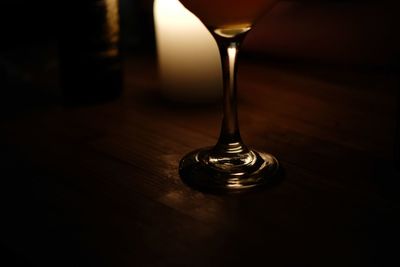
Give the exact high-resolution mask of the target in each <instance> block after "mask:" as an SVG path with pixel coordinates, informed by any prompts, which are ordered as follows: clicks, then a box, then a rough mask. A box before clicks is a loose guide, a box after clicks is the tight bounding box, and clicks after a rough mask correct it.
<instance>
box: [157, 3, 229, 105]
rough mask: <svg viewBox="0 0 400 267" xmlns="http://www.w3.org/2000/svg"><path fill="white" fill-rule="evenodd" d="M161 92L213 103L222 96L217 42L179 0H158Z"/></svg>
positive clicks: (179, 98)
mask: <svg viewBox="0 0 400 267" xmlns="http://www.w3.org/2000/svg"><path fill="white" fill-rule="evenodd" d="M154 21H155V30H156V37H157V38H156V41H157V55H158V66H159V75H160V86H161V88H160V92H161V94H162V95H163V96H164V97H165V98H167V99H168V100H169V101H175V102H179V103H181V104H182V103H183V104H185V103H197V104H201V103H213V102H216V101H217V100H220V98H221V96H222V71H221V70H222V69H221V60H220V57H219V52H218V46H217V44H216V42H215V40H214V38H213V37H212V36H211V34H210V33H209V31H208V30H207V28H206V27H205V26H204V25H203V23H201V21H200V20H199V19H198V18H197V17H196V16H194V15H193V14H192V13H191V12H190V11H188V10H187V9H186V8H185V7H184V6H183V5H182V4H181V3H180V2H179V1H178V0H155V1H154Z"/></svg>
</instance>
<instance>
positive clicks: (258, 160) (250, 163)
mask: <svg viewBox="0 0 400 267" xmlns="http://www.w3.org/2000/svg"><path fill="white" fill-rule="evenodd" d="M215 155H217V156H215ZM278 170H279V163H278V161H277V159H276V158H275V157H274V156H272V155H270V154H267V153H262V152H257V151H251V150H250V151H247V152H246V153H241V154H223V155H221V154H220V153H215V149H214V148H211V147H210V148H204V149H199V150H196V151H193V152H191V153H189V154H187V155H186V156H185V157H184V158H183V159H182V160H181V162H180V165H179V174H180V176H181V178H182V180H183V182H184V183H186V184H187V185H189V186H190V187H192V188H194V189H196V190H199V191H204V192H210V193H236V192H243V191H249V190H254V189H258V188H261V187H263V186H265V185H267V184H270V183H271V182H272V181H273V180H274V178H276V176H277V174H278Z"/></svg>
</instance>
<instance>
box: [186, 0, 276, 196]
mask: <svg viewBox="0 0 400 267" xmlns="http://www.w3.org/2000/svg"><path fill="white" fill-rule="evenodd" d="M180 2H181V3H182V4H183V5H184V6H185V7H186V8H187V9H189V10H190V11H191V12H193V13H194V14H195V15H196V16H197V17H198V18H199V19H200V20H201V21H202V22H203V23H204V25H205V26H206V27H207V28H208V30H209V31H210V32H211V34H212V35H213V37H214V38H215V40H216V42H217V44H218V47H219V51H220V56H221V61H222V71H223V104H224V105H223V120H222V126H221V132H220V136H219V139H218V142H217V144H216V145H215V146H213V147H206V148H202V149H198V150H195V151H193V152H191V153H189V154H187V155H186V156H185V157H184V158H183V159H182V160H181V162H180V165H179V174H180V176H181V178H182V180H183V181H184V182H185V183H186V184H187V185H189V186H191V187H193V188H195V189H197V190H200V191H206V192H242V191H247V190H250V189H256V188H259V187H260V186H263V185H266V184H268V183H269V182H270V181H271V180H272V178H273V177H276V175H277V173H278V170H279V164H278V161H277V160H276V158H275V157H274V156H272V155H270V154H268V153H264V152H259V151H255V150H251V149H249V148H247V147H246V145H245V144H244V143H243V141H242V139H241V137H240V132H239V125H238V118H237V104H236V72H237V56H238V53H239V48H240V45H241V43H242V41H243V39H244V38H245V36H246V34H247V33H248V32H249V31H250V30H251V28H252V26H253V24H254V22H255V21H256V20H257V19H258V18H260V17H261V15H263V13H265V12H266V11H268V10H270V9H271V8H272V7H273V5H274V4H275V3H276V2H277V0H180Z"/></svg>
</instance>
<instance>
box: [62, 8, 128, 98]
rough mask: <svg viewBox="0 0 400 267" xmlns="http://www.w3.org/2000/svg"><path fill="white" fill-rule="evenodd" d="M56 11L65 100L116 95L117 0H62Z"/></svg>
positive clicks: (118, 89) (119, 85)
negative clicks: (57, 12) (58, 23)
mask: <svg viewBox="0 0 400 267" xmlns="http://www.w3.org/2000/svg"><path fill="white" fill-rule="evenodd" d="M58 10H59V11H60V12H59V13H60V29H59V32H58V35H59V38H58V41H59V55H60V57H59V59H60V60H59V67H60V74H61V77H60V78H61V79H60V81H61V86H62V88H63V93H64V96H65V101H66V102H67V103H68V104H81V103H93V102H99V101H100V102H102V101H107V100H112V99H114V98H116V97H117V96H119V95H120V93H121V90H122V72H121V58H120V47H119V42H120V21H119V1H118V0H86V1H79V2H71V1H63V2H61V4H59V9H58Z"/></svg>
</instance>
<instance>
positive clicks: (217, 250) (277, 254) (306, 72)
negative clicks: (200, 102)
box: [1, 56, 400, 266]
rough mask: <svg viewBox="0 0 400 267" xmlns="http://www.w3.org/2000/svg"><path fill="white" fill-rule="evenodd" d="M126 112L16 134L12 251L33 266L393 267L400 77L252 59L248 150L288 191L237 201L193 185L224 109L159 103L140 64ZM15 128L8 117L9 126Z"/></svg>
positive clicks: (48, 119) (76, 113) (10, 153)
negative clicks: (189, 162) (185, 174)
mask: <svg viewBox="0 0 400 267" xmlns="http://www.w3.org/2000/svg"><path fill="white" fill-rule="evenodd" d="M125 66H126V68H125V91H124V95H123V97H121V98H120V99H118V100H117V101H114V102H110V103H106V104H101V105H95V106H86V107H84V106H83V107H69V108H67V107H62V106H60V105H50V106H46V107H44V108H42V109H36V110H33V111H30V112H25V113H22V114H19V115H18V116H11V115H10V116H9V118H8V119H7V118H5V119H4V122H3V124H2V147H3V149H2V156H3V157H4V158H5V160H3V162H2V164H1V168H2V179H1V180H2V182H3V185H2V186H1V188H2V191H3V192H1V193H2V197H3V198H4V201H3V204H5V205H4V206H5V207H4V213H3V220H4V221H5V222H6V227H5V228H3V230H4V231H2V232H4V233H2V235H3V237H2V239H3V240H2V243H3V246H4V247H5V248H6V249H7V250H6V251H10V253H11V255H14V256H12V258H15V259H19V260H24V262H26V263H29V264H30V265H33V266H43V265H53V266H177V265H178V266H179V265H180V266H389V265H388V264H389V263H392V262H393V261H394V260H397V257H395V256H396V254H395V251H396V248H395V247H394V246H392V245H391V244H392V243H391V242H390V241H395V240H397V238H398V237H399V231H398V229H397V225H398V223H399V221H398V220H397V219H396V214H398V212H399V211H400V210H399V198H398V194H397V193H398V189H397V188H398V187H397V188H395V187H396V186H398V185H399V183H398V182H397V181H396V180H395V179H394V178H393V173H392V172H391V169H390V166H391V165H390V163H391V162H392V160H393V148H394V143H395V140H394V135H395V120H396V99H395V96H396V90H397V88H398V80H397V78H396V76H395V75H394V74H393V73H391V72H377V71H365V70H346V71H342V70H340V69H337V68H329V67H325V68H322V67H312V66H302V65H285V64H269V65H268V64H265V63H262V62H254V61H251V60H248V61H243V63H242V64H241V66H240V70H239V86H240V89H239V93H240V104H239V109H240V110H239V112H240V123H241V128H242V135H243V138H244V140H245V142H246V143H248V144H249V145H251V146H253V147H256V148H258V149H260V150H267V151H269V152H271V153H273V154H275V155H276V156H277V157H278V159H279V160H280V161H281V163H282V165H283V166H284V168H285V173H286V175H285V177H284V179H283V180H282V181H281V182H280V183H279V184H278V185H275V186H273V187H271V188H268V189H266V190H263V191H260V192H254V193H249V194H244V195H238V196H224V195H222V196H221V195H207V194H203V193H200V192H196V191H194V190H192V189H190V188H188V187H186V186H185V185H184V184H183V183H182V182H181V180H180V179H179V176H178V170H177V168H178V167H177V166H178V162H179V160H180V158H181V157H182V156H183V155H184V154H185V153H187V152H189V151H190V150H192V149H195V148H198V147H202V146H207V145H212V144H214V142H215V141H216V138H217V135H218V132H219V120H220V117H221V115H220V113H219V111H220V109H219V107H214V106H205V107H203V108H202V107H201V106H200V107H199V106H198V107H187V106H185V105H182V106H176V105H175V106H174V105H173V104H171V103H168V102H166V101H165V100H163V99H162V98H160V97H159V88H158V81H157V73H156V68H155V65H154V62H152V61H151V60H149V59H148V58H146V57H137V56H136V57H130V58H129V60H127V61H126V64H125ZM5 117H7V116H5Z"/></svg>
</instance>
